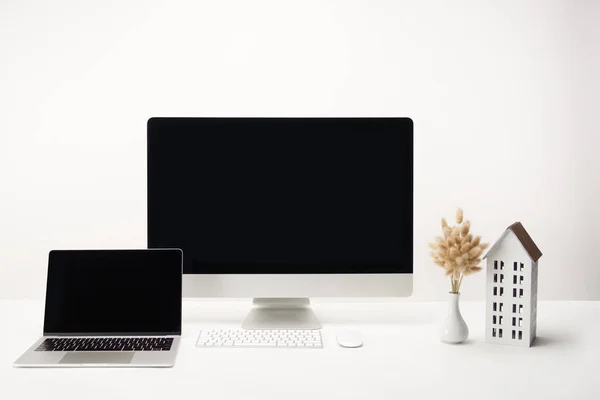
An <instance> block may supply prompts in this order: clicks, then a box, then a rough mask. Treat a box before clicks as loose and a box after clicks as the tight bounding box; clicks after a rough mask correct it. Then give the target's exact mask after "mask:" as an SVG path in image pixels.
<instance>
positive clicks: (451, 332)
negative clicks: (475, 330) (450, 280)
mask: <svg viewBox="0 0 600 400" xmlns="http://www.w3.org/2000/svg"><path fill="white" fill-rule="evenodd" d="M448 296H449V297H448V316H446V319H444V322H443V323H442V325H441V326H440V340H441V341H442V342H444V343H452V344H454V343H461V342H464V341H465V340H467V338H468V337H469V328H468V327H467V324H466V323H465V320H464V319H463V317H462V315H461V314H460V308H459V306H458V300H459V299H460V293H449V294H448Z"/></svg>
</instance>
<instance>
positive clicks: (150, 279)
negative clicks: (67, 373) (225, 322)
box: [44, 250, 182, 335]
mask: <svg viewBox="0 0 600 400" xmlns="http://www.w3.org/2000/svg"><path fill="white" fill-rule="evenodd" d="M181 274H182V253H181V251H180V250H79V251H62V250H59V251H56V250H55V251H51V252H50V256H49V264H48V286H47V289H46V311H45V317H44V334H45V335H152V334H155V335H164V334H181Z"/></svg>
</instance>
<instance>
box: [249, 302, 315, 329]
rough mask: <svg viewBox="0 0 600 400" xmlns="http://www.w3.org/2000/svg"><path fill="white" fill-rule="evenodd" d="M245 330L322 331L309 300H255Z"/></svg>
mask: <svg viewBox="0 0 600 400" xmlns="http://www.w3.org/2000/svg"><path fill="white" fill-rule="evenodd" d="M242 328H244V329H321V323H320V322H319V320H318V319H317V316H316V315H315V314H314V313H313V311H312V309H311V308H310V300H309V299H307V298H289V299H288V298H282V299H277V298H272V299H269V298H255V299H254V300H253V301H252V310H251V311H250V313H249V314H248V316H247V317H246V319H245V320H244V323H243V324H242Z"/></svg>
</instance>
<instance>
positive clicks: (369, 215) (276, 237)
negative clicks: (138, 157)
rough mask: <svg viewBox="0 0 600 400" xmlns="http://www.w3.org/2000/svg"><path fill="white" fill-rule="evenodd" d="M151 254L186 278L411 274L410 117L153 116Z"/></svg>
mask: <svg viewBox="0 0 600 400" xmlns="http://www.w3.org/2000/svg"><path fill="white" fill-rule="evenodd" d="M148 247H150V248H156V247H177V248H181V249H183V253H184V273H193V274H203V273H204V274H260V273H269V274H292V273H293V274H302V273H305V274H319V273H328V274H332V273H412V250H413V124H412V121H411V120H410V119H408V118H152V119H150V120H149V121H148Z"/></svg>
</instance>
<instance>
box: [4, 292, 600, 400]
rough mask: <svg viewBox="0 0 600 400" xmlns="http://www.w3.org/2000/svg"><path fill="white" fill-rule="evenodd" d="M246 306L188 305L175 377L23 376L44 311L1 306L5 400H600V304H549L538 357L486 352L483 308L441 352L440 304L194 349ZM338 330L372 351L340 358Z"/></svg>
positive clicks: (60, 372) (471, 309) (468, 308)
mask: <svg viewBox="0 0 600 400" xmlns="http://www.w3.org/2000/svg"><path fill="white" fill-rule="evenodd" d="M249 307H250V302H249V301H232V300H223V301H206V300H198V301H185V302H184V312H183V316H184V325H183V331H184V332H183V340H182V342H181V347H180V350H179V355H178V357H177V363H176V365H175V367H174V368H170V369H17V368H13V367H12V362H13V361H14V360H15V359H16V358H17V357H18V356H19V355H20V354H21V353H22V352H23V351H25V349H27V348H28V347H29V346H30V345H31V344H32V343H33V341H34V340H36V339H37V338H38V337H39V336H40V335H41V332H42V320H43V304H42V302H34V301H10V300H1V301H0V398H1V399H6V400H9V399H10V400H13V399H20V398H27V399H44V400H46V399H62V400H65V399H67V400H70V399H109V400H114V399H120V398H126V399H128V400H133V399H162V400H175V399H194V400H215V399H260V400H268V399H277V400H287V399H303V400H306V399H341V400H346V399H365V400H367V399H369V400H370V399H417V398H424V399H443V400H446V399H451V398H457V399H478V400H481V399H518V398H522V399H552V398H565V399H599V398H600V345H598V341H599V339H600V302H560V303H558V302H552V303H548V302H541V303H540V304H539V305H538V334H539V337H538V339H537V341H536V342H535V344H536V345H535V346H534V347H532V348H529V349H527V348H518V347H509V346H502V345H491V344H487V343H484V341H483V340H484V332H483V331H484V304H483V303H466V302H465V303H463V304H462V307H461V308H462V310H463V315H464V317H465V320H466V321H467V324H468V325H469V329H470V331H471V334H470V338H469V340H468V342H467V343H465V344H462V345H454V346H453V345H446V344H442V343H440V342H439V340H438V337H437V324H438V322H439V321H440V320H441V318H442V317H443V316H444V315H445V312H446V305H445V304H443V303H409V302H392V303H386V304H384V303H380V302H369V303H341V302H324V301H322V302H320V303H316V304H314V310H315V312H316V314H317V316H318V317H319V318H320V320H321V321H322V322H323V323H324V328H323V337H324V342H325V343H324V345H325V348H324V349H322V350H318V349H198V348H196V347H195V346H194V344H195V341H196V337H197V335H198V331H199V329H200V328H201V327H206V326H208V327H217V326H236V325H238V324H239V323H241V321H242V319H243V317H244V316H245V315H246V313H247V311H248V309H249ZM341 328H344V329H345V328H352V329H357V330H359V331H360V332H361V333H362V334H363V336H364V340H365V345H364V347H362V348H359V349H343V348H340V347H338V346H337V344H336V343H335V337H334V335H335V332H336V330H338V329H341Z"/></svg>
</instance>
